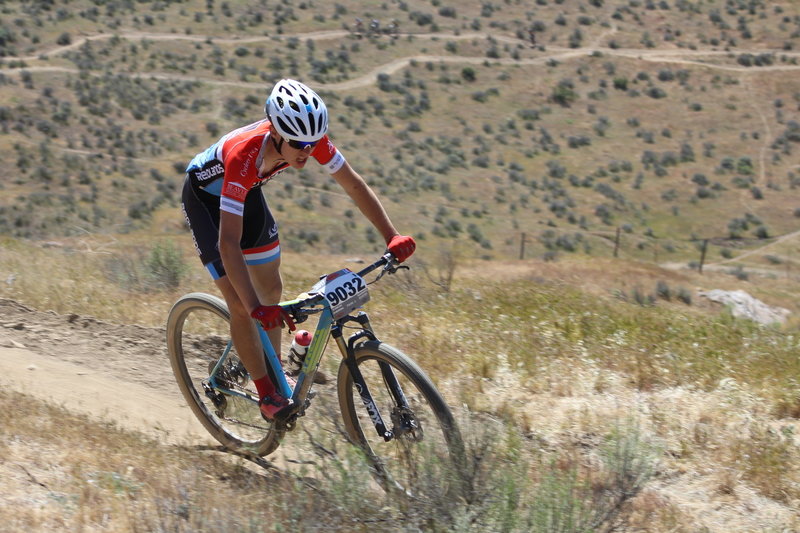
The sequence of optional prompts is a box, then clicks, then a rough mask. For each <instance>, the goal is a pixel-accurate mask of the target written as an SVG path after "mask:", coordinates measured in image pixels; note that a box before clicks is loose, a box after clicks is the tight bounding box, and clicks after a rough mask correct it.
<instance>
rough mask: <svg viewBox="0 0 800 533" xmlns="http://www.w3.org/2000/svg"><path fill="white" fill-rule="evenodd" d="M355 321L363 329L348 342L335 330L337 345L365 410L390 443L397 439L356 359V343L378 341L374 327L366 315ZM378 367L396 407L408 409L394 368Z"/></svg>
mask: <svg viewBox="0 0 800 533" xmlns="http://www.w3.org/2000/svg"><path fill="white" fill-rule="evenodd" d="M353 319H354V320H355V321H356V322H358V323H359V324H360V325H361V327H362V328H363V329H362V330H361V331H359V332H358V333H354V334H353V335H351V336H350V338H349V339H348V340H347V342H345V340H344V337H343V335H342V330H341V328H339V327H338V326H337V327H335V328H334V329H333V331H332V334H333V336H334V338H335V339H336V344H338V345H339V350H341V352H342V354H343V355H344V361H345V364H346V365H347V369H348V371H349V372H350V375H351V376H352V377H353V384H354V385H355V387H356V390H357V391H358V394H359V396H360V397H361V402H362V403H363V404H364V408H365V409H366V410H367V413H368V414H369V417H370V419H371V420H372V423H373V424H374V425H375V431H377V433H378V435H379V436H380V437H382V438H383V440H385V441H386V442H388V441H390V440H392V439H393V438H394V437H395V434H394V431H392V430H390V429H388V428H387V427H386V424H385V423H384V421H383V417H382V416H381V413H380V411H379V409H378V406H377V405H376V404H375V400H374V399H373V397H372V394H371V393H370V391H369V387H368V386H367V383H366V381H365V380H364V376H363V374H362V373H361V370H360V369H359V368H358V364H357V362H356V357H355V343H356V341H358V340H359V339H362V338H364V337H366V338H368V339H370V340H375V341H377V340H378V339H377V338H376V337H375V334H374V333H373V331H372V327H371V326H370V324H369V319H368V317H367V315H366V313H359V315H358V316H356V317H354V318H353ZM378 366H379V367H380V369H381V374H382V376H383V381H384V383H385V384H386V386H387V387H388V389H389V391H390V392H391V394H392V397H393V399H394V405H395V406H398V407H402V408H407V407H408V402H407V401H406V398H405V395H404V394H403V389H402V388H401V387H400V383H399V382H398V381H397V376H395V374H394V371H393V370H392V367H391V366H390V365H388V364H386V363H384V362H381V361H379V362H378Z"/></svg>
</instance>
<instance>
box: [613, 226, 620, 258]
mask: <svg viewBox="0 0 800 533" xmlns="http://www.w3.org/2000/svg"><path fill="white" fill-rule="evenodd" d="M619 233H620V231H619V226H617V236H616V237H615V238H614V257H617V255H618V254H619Z"/></svg>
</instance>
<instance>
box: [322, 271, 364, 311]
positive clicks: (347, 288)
mask: <svg viewBox="0 0 800 533" xmlns="http://www.w3.org/2000/svg"><path fill="white" fill-rule="evenodd" d="M366 288H367V286H366V284H365V283H364V280H363V279H362V278H360V277H358V276H353V277H352V278H350V279H348V280H346V281H343V282H342V284H341V285H339V286H337V287H335V288H333V290H332V291H330V292H326V293H325V298H327V299H328V301H329V302H330V304H331V305H332V306H334V307H336V306H337V305H339V304H340V303H344V302H346V301H347V300H348V299H350V298H352V297H353V296H355V295H357V294H358V293H359V292H361V291H363V290H364V289H366Z"/></svg>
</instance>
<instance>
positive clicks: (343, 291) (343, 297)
mask: <svg viewBox="0 0 800 533" xmlns="http://www.w3.org/2000/svg"><path fill="white" fill-rule="evenodd" d="M310 294H322V295H324V296H325V298H326V299H327V300H328V303H330V304H331V310H332V311H333V318H334V319H339V318H342V317H343V316H345V315H347V314H348V313H350V312H351V311H353V310H354V309H357V308H359V307H361V306H363V305H364V304H365V303H367V302H368V301H369V291H368V290H367V283H366V282H365V281H364V278H362V277H361V276H359V275H358V274H356V273H355V272H353V271H351V270H350V269H349V268H343V269H342V270H339V271H337V272H334V273H332V274H328V275H327V276H325V277H324V278H322V279H321V280H319V281H318V282H317V283H316V284H315V285H314V286H313V287H312V288H311V291H310Z"/></svg>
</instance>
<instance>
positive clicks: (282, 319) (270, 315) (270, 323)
mask: <svg viewBox="0 0 800 533" xmlns="http://www.w3.org/2000/svg"><path fill="white" fill-rule="evenodd" d="M250 316H251V317H253V318H255V319H256V320H258V321H259V322H261V325H262V326H263V327H264V329H265V330H267V331H269V330H271V329H275V328H282V327H283V326H284V325H285V326H288V327H289V330H290V331H294V330H295V329H297V328H296V327H295V325H294V321H292V317H291V316H289V313H287V312H286V311H284V310H283V307H281V306H280V305H259V306H258V307H256V308H255V309H253V312H252V313H250Z"/></svg>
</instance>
